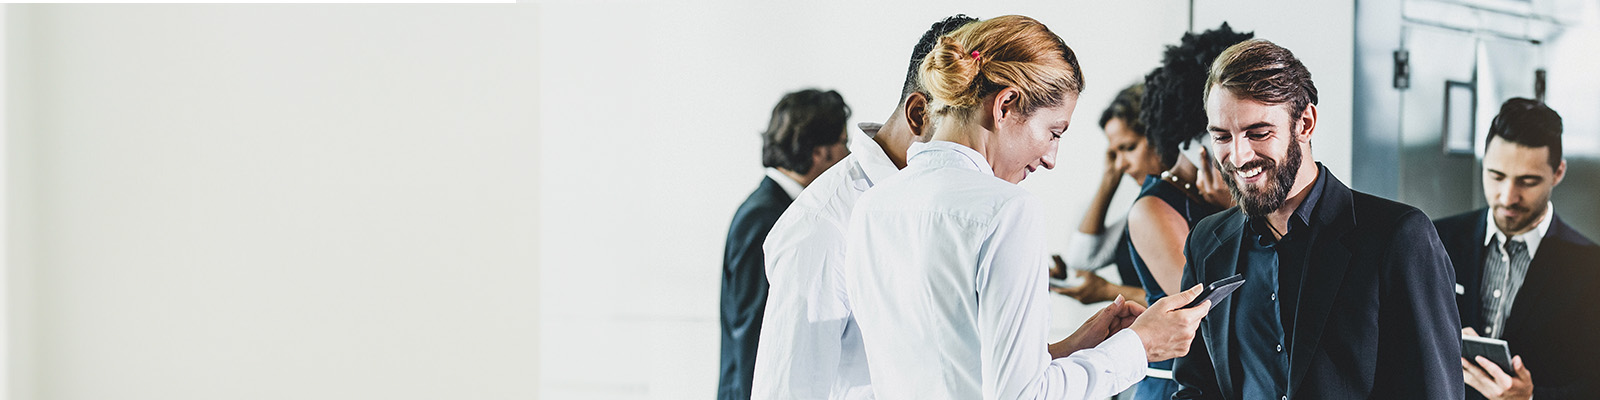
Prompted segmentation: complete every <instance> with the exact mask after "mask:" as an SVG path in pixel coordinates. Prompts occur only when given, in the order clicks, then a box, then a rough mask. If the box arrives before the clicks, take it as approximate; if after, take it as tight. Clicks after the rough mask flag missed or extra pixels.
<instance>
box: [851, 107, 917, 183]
mask: <svg viewBox="0 0 1600 400" xmlns="http://www.w3.org/2000/svg"><path fill="white" fill-rule="evenodd" d="M881 127H883V126H882V125H879V124H876V123H870V122H863V123H860V124H858V125H857V128H859V129H861V133H862V136H865V137H852V138H850V144H849V147H850V155H852V156H855V157H854V158H855V162H856V163H857V164H858V165H860V166H861V172H862V173H864V174H865V175H866V176H864V177H856V176H852V177H851V178H852V179H858V178H864V179H866V182H865V184H866V185H867V186H868V187H871V186H872V185H876V184H877V183H878V182H882V181H883V180H884V179H885V178H888V177H889V176H890V175H894V173H895V172H900V169H899V168H896V167H895V166H894V161H890V160H889V154H888V153H887V152H886V151H887V150H884V149H883V146H879V145H878V141H877V140H873V138H874V137H877V134H878V128H881ZM913 148H915V147H913Z"/></svg>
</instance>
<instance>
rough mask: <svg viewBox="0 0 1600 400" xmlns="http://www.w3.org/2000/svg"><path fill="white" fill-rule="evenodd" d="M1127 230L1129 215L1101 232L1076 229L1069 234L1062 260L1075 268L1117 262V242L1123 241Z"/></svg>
mask: <svg viewBox="0 0 1600 400" xmlns="http://www.w3.org/2000/svg"><path fill="white" fill-rule="evenodd" d="M1127 230H1128V217H1127V216H1123V217H1122V218H1120V219H1118V220H1116V221H1115V222H1112V223H1111V225H1110V226H1107V227H1105V229H1103V230H1101V231H1100V233H1099V234H1089V233H1083V232H1079V231H1077V230H1076V229H1074V230H1072V232H1071V233H1068V234H1067V235H1068V236H1067V250H1066V252H1064V253H1063V254H1062V255H1061V256H1062V261H1066V262H1067V266H1068V267H1072V268H1075V269H1095V268H1100V267H1103V266H1105V265H1106V264H1110V263H1113V262H1116V258H1117V244H1118V243H1120V242H1122V233H1123V232H1126V231H1127Z"/></svg>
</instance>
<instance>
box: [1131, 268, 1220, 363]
mask: <svg viewBox="0 0 1600 400" xmlns="http://www.w3.org/2000/svg"><path fill="white" fill-rule="evenodd" d="M1202 290H1204V285H1194V287H1193V288H1190V289H1189V290H1185V291H1182V292H1178V293H1176V294H1173V295H1170V296H1167V297H1165V298H1162V299H1161V300H1159V301H1156V303H1155V304H1151V305H1150V309H1149V310H1147V311H1145V312H1144V313H1143V314H1142V315H1139V316H1138V318H1137V319H1135V320H1134V321H1133V324H1132V325H1131V326H1130V328H1132V329H1133V332H1134V333H1138V334H1139V340H1140V341H1143V342H1144V352H1145V358H1147V359H1148V360H1149V361H1150V362H1156V361H1165V360H1170V359H1172V358H1175V357H1182V356H1183V355H1185V354H1189V344H1190V343H1192V342H1193V341H1194V335H1195V331H1196V330H1198V329H1199V328H1200V319H1201V318H1205V316H1206V313H1209V312H1210V311H1211V301H1210V300H1206V301H1203V302H1201V303H1200V305H1199V306H1196V307H1194V308H1188V309H1182V310H1179V309H1176V308H1178V307H1183V306H1184V305H1187V304H1189V302H1190V301H1194V299H1195V297H1198V296H1200V292H1201V291H1202Z"/></svg>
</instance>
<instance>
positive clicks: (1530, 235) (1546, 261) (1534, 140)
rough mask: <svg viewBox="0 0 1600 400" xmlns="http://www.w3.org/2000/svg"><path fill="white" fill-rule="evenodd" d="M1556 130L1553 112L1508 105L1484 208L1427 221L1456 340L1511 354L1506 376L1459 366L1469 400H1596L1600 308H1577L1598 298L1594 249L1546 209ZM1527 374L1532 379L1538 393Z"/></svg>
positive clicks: (1473, 363)
mask: <svg viewBox="0 0 1600 400" xmlns="http://www.w3.org/2000/svg"><path fill="white" fill-rule="evenodd" d="M1561 130H1562V129H1561V116H1560V115H1558V114H1556V112H1555V110H1551V109H1550V107H1547V106H1545V105H1544V104H1541V103H1539V102H1538V101H1534V100H1529V99H1523V98H1514V99H1511V100H1508V101H1506V102H1505V104H1503V105H1502V106H1501V107H1500V114H1499V115H1497V116H1495V118H1494V122H1493V123H1492V124H1491V125H1490V127H1489V138H1488V139H1487V140H1485V141H1484V145H1483V146H1484V155H1483V196H1484V199H1485V200H1487V201H1488V203H1489V207H1486V208H1482V209H1478V210H1474V211H1471V212H1467V213H1464V214H1460V215H1456V216H1452V217H1449V218H1444V219H1440V220H1438V221H1435V222H1434V225H1435V226H1436V227H1438V229H1439V238H1440V240H1443V241H1444V246H1445V250H1448V251H1449V252H1450V261H1451V263H1452V264H1454V265H1455V268H1456V282H1457V285H1456V288H1457V289H1456V294H1457V297H1456V304H1457V305H1458V306H1459V307H1460V313H1461V324H1462V326H1463V327H1464V328H1462V333H1463V334H1465V335H1472V336H1478V335H1482V336H1484V337H1490V338H1496V339H1503V340H1505V341H1506V342H1507V344H1508V345H1509V346H1510V347H1511V350H1512V354H1515V355H1516V357H1513V358H1512V359H1511V364H1512V365H1511V368H1512V370H1511V371H1505V370H1502V369H1501V368H1500V367H1499V366H1497V365H1495V364H1494V363H1492V362H1489V361H1487V360H1483V359H1481V358H1478V359H1472V360H1468V359H1462V360H1461V373H1462V375H1463V376H1464V377H1465V378H1466V382H1467V385H1469V386H1471V387H1472V388H1473V390H1468V391H1467V395H1468V398H1470V399H1482V398H1490V399H1528V398H1530V397H1536V398H1539V399H1540V400H1545V399H1579V398H1594V397H1595V396H1596V393H1600V368H1596V367H1595V365H1594V363H1595V362H1596V361H1600V346H1596V345H1594V344H1593V343H1591V341H1592V337H1593V336H1594V332H1597V331H1600V312H1597V310H1600V308H1595V307H1587V306H1577V307H1574V306H1576V305H1582V304H1586V303H1587V302H1588V299H1589V297H1590V295H1592V294H1593V293H1594V291H1595V289H1600V268H1597V267H1600V266H1597V265H1596V264H1597V263H1600V247H1596V245H1595V244H1594V242H1592V241H1590V240H1589V238H1587V237H1584V236H1583V234H1580V233H1578V231H1577V230H1574V229H1572V227H1570V226H1567V224H1566V223H1565V222H1562V221H1561V216H1560V215H1558V214H1556V212H1555V205H1554V204H1552V203H1551V202H1550V194H1551V192H1553V191H1554V190H1555V188H1556V185H1559V184H1561V179H1562V178H1563V177H1564V176H1565V175H1566V172H1567V162H1566V160H1564V159H1562V158H1561ZM1513 306H1514V307H1515V308H1513ZM1531 371H1539V372H1538V375H1539V383H1538V385H1537V386H1536V385H1534V380H1533V373H1532V372H1531ZM1535 394H1537V395H1538V396H1534V395H1535Z"/></svg>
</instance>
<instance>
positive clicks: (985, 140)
mask: <svg viewBox="0 0 1600 400" xmlns="http://www.w3.org/2000/svg"><path fill="white" fill-rule="evenodd" d="M972 119H977V118H972ZM933 132H934V133H933V140H943V141H947V142H952V143H956V144H959V145H962V146H967V147H969V148H971V149H973V150H976V151H977V152H978V154H982V155H983V157H984V159H986V160H989V162H991V163H992V162H994V161H993V160H995V157H994V155H992V154H989V146H988V145H989V129H987V128H985V127H983V125H980V124H978V123H977V122H968V121H961V118H957V117H956V116H953V115H952V116H946V117H944V118H940V121H939V127H938V128H937V129H935V130H934V131H933ZM990 167H993V165H990Z"/></svg>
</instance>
